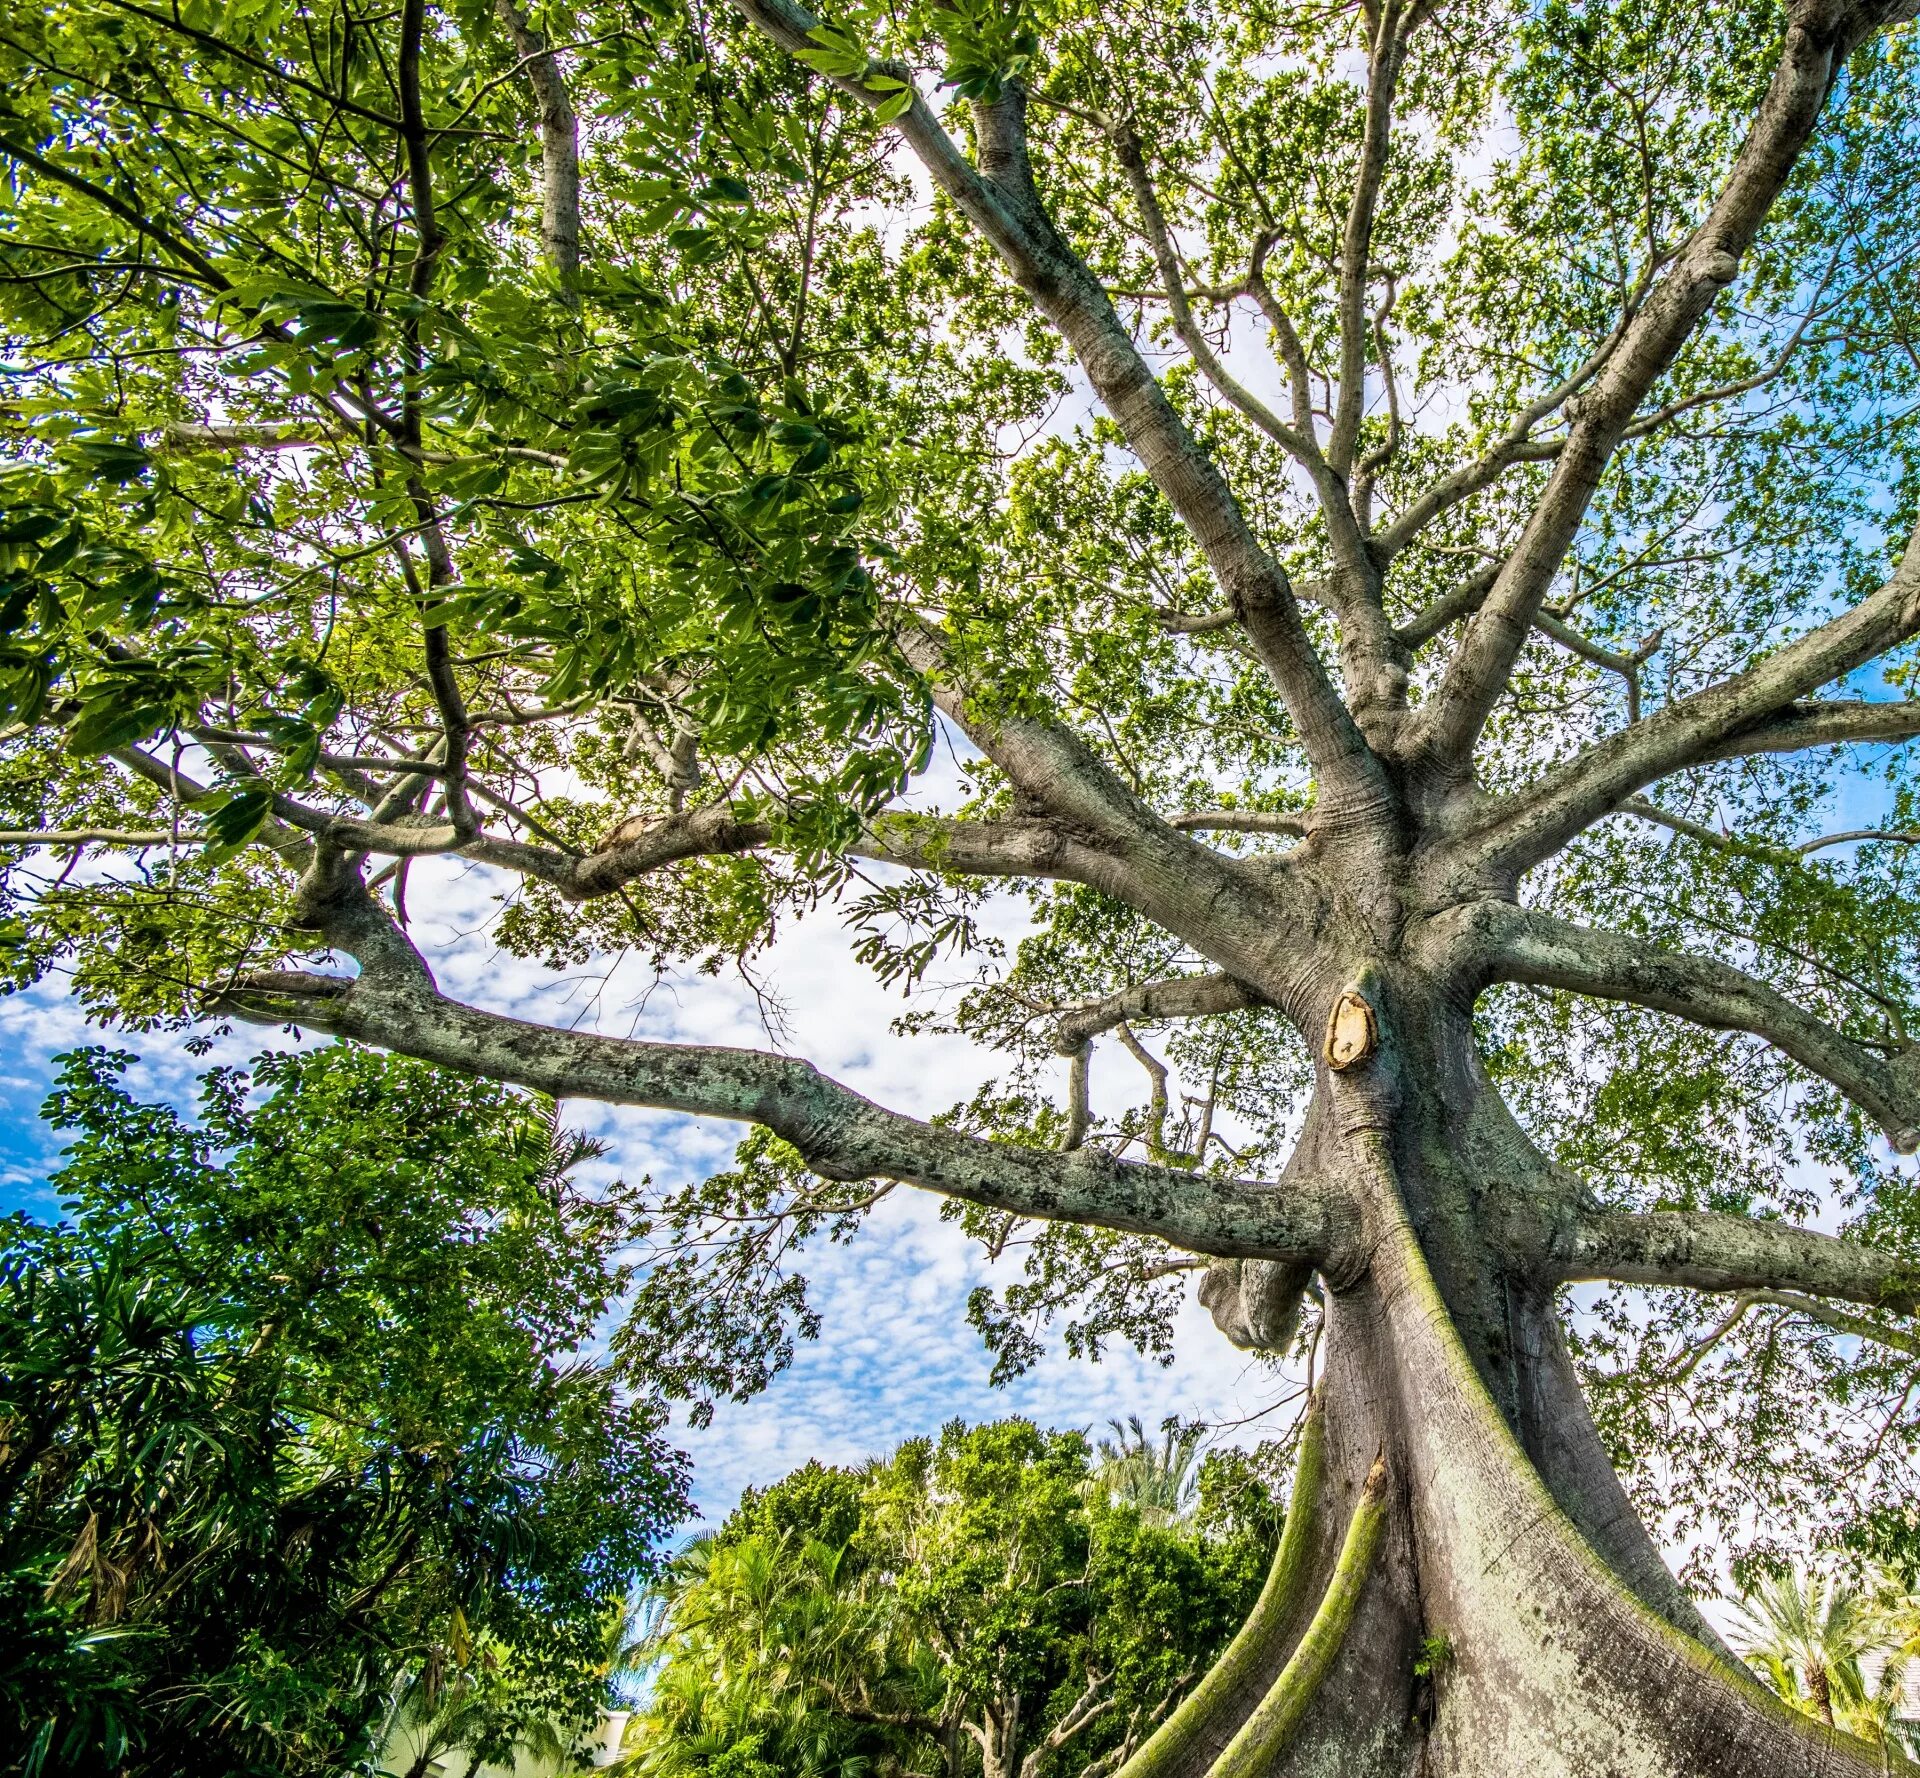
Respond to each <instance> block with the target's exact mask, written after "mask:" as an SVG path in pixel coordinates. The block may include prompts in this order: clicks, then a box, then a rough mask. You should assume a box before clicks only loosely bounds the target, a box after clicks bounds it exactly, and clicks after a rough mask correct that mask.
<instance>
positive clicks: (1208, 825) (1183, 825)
mask: <svg viewBox="0 0 1920 1778" xmlns="http://www.w3.org/2000/svg"><path fill="white" fill-rule="evenodd" d="M1167 825H1168V826H1169V827H1177V828H1179V829H1180V831H1181V832H1182V833H1284V834H1291V835H1292V836H1293V837H1294V838H1295V839H1300V838H1303V837H1304V836H1305V834H1306V831H1307V818H1306V817H1305V816H1304V815H1287V814H1283V813H1282V812H1281V811H1280V810H1278V809H1193V810H1190V811H1189V812H1188V813H1186V814H1184V815H1175V816H1172V817H1171V818H1170V819H1169V820H1168V822H1167Z"/></svg>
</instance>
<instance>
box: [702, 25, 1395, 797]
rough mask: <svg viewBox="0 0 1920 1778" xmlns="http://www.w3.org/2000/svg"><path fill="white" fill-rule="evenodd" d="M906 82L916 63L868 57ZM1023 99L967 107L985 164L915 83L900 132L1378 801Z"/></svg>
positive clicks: (1367, 756)
mask: <svg viewBox="0 0 1920 1778" xmlns="http://www.w3.org/2000/svg"><path fill="white" fill-rule="evenodd" d="M734 4H735V6H736V7H737V8H738V10H739V11H740V13H741V14H742V15H743V16H744V17H745V18H746V19H747V20H749V22H751V23H752V24H753V25H755V26H756V27H757V28H758V29H759V30H761V31H762V32H763V33H764V34H765V35H766V36H767V37H769V38H770V39H771V40H772V41H773V42H775V43H777V44H778V45H780V46H781V47H782V48H783V49H785V50H787V51H788V52H789V53H792V54H796V55H804V54H806V53H807V52H808V51H811V50H813V49H815V48H816V47H817V44H816V40H815V39H814V38H813V37H812V35H811V33H813V32H814V31H816V30H817V29H818V24H819V21H818V20H817V19H816V18H815V17H814V15H813V14H812V13H810V12H809V11H807V10H806V8H805V7H803V6H801V5H799V4H797V0H734ZM868 74H870V75H884V76H886V77H887V78H888V79H889V80H891V81H900V82H905V83H907V84H908V86H909V88H910V87H911V79H912V76H911V70H908V69H905V68H899V67H892V66H884V67H883V66H882V65H880V64H878V63H875V64H873V65H872V66H871V67H870V68H869V70H868ZM829 78H830V79H831V80H832V82H833V84H834V85H835V86H837V87H838V88H839V89H840V91H841V92H842V93H844V94H846V95H847V96H848V97H849V98H852V99H854V100H856V101H857V102H859V103H860V104H863V105H865V106H867V107H868V108H869V109H870V110H871V109H877V108H878V107H879V106H880V105H882V104H884V103H887V102H888V101H889V100H890V99H891V98H892V97H893V96H894V89H891V88H889V89H883V90H880V91H873V90H870V89H869V88H868V86H867V85H866V78H865V77H864V76H861V77H856V76H849V75H842V76H831V77H829ZM1025 107H1026V96H1025V93H1024V91H1023V90H1022V88H1021V87H1020V86H1019V84H1018V83H1017V82H1009V83H1008V84H1007V86H1006V87H1005V89H1004V91H1003V93H1002V95H1001V97H1000V98H999V99H998V100H997V101H995V102H994V103H992V104H984V103H983V104H980V105H977V106H976V108H975V112H976V118H977V121H978V128H979V138H980V165H979V166H978V168H975V167H974V166H972V165H970V164H969V163H968V162H967V160H966V158H965V156H964V155H963V154H962V153H961V152H960V149H959V147H958V146H957V145H956V143H955V142H954V140H953V138H952V137H951V136H949V135H948V134H947V132H946V130H945V129H943V128H942V127H941V125H940V123H939V120H938V119H936V118H935V116H934V115H933V111H932V109H931V108H930V107H929V106H928V105H927V103H926V101H925V100H924V99H922V98H921V97H920V96H919V94H918V93H917V92H915V93H914V96H913V98H912V101H911V103H910V104H909V106H908V108H907V110H906V111H905V112H904V113H903V114H902V115H901V117H900V118H899V119H898V120H897V122H896V125H895V127H897V128H898V129H899V131H900V133H901V135H902V136H903V137H905V139H906V141H907V143H908V145H909V146H910V147H911V148H912V149H913V150H914V152H915V153H916V154H917V155H918V156H919V158H920V160H921V162H922V163H923V164H924V165H925V167H926V169H927V172H928V174H929V175H930V176H931V178H932V179H933V182H934V183H935V184H936V185H937V186H939V187H940V189H941V190H942V191H944V192H945V193H946V194H947V196H948V197H950V198H951V199H952V200H953V202H954V203H955V205H956V206H957V207H958V208H959V210H960V211H961V213H962V214H963V215H964V216H965V217H966V218H967V220H968V221H969V222H971V223H972V224H973V226H974V227H975V228H976V229H978V230H979V231H980V233H981V235H982V237H983V238H984V239H985V240H986V241H987V243H988V244H989V245H990V246H991V247H992V248H993V249H994V251H995V252H996V253H997V254H998V255H999V257H1000V259H1001V261H1002V262H1003V263H1004V264H1005V266H1006V268H1007V270H1008V272H1009V273H1010V274H1011V276H1012V278H1013V280H1014V282H1015V283H1016V284H1018V285H1019V286H1020V288H1021V289H1022V290H1023V291H1025V292H1026V293H1027V295H1028V296H1029V297H1030V298H1031V299H1032V301H1033V303H1034V305H1035V307H1036V308H1038V309H1039V310H1040V312H1041V313H1042V314H1043V315H1045V316H1046V317H1047V319H1048V320H1049V321H1051V322H1052V323H1053V325H1054V326H1055V327H1056V328H1058V329H1059V331H1060V333H1061V335H1062V337H1063V338H1064V339H1065V340H1066V341H1067V343H1068V345H1070V346H1071V347H1072V348H1073V350H1074V353H1075V354H1076V356H1078V358H1079V360H1080V362H1081V364H1082V366H1083V367H1084V368H1085V370H1086V373H1087V379H1088V381H1089V382H1090V383H1091V384H1092V385H1093V389H1094V393H1095V394H1096V395H1097V396H1098V397H1099V398H1100V401H1101V403H1102V405H1103V406H1104V407H1105V408H1106V409H1107V411H1108V413H1110V414H1111V415H1112V416H1113V418H1114V421H1115V423H1116V424H1117V425H1118V426H1119V427H1120V430H1121V432H1122V433H1123V434H1124V435H1125V437H1126V439H1127V442H1128V443H1129V444H1130V445H1131V446H1132V448H1133V449H1134V451H1135V452H1136V453H1138V455H1139V457H1140V461H1141V463H1142V464H1143V465H1144V466H1145V468H1146V471H1147V473H1148V474H1149V475H1150V476H1151V477H1152V478H1153V481H1154V483H1155V485H1156V486H1157V487H1158V488H1159V489H1160V491H1161V492H1162V493H1163V494H1165V495H1166V497H1167V499H1168V501H1169V502H1170V504H1171V505H1172V506H1173V509H1174V510H1175V512H1177V513H1178V514H1179V515H1180V518H1181V520H1182V522H1183V523H1185V525H1186V526H1187V528H1188V529H1189V530H1190V531H1191V532H1192V533H1193V536H1194V539H1195V541H1196V542H1197V543H1198V544H1199V545H1200V548H1201V551H1202V553H1203V554H1204V555H1205V556H1206V558H1207V561H1208V563H1209V565H1210V566H1211V567H1212V569H1213V572H1214V575H1215V577H1216V579H1218V581H1219V582H1220V585H1221V587H1222V589H1223V590H1224V591H1225V592H1226V594H1227V596H1228V598H1229V600H1230V601H1231V603H1232V604H1233V606H1234V607H1235V609H1236V610H1238V611H1239V612H1240V613H1241V616H1242V621H1243V622H1245V623H1246V625H1247V628H1248V633H1249V635H1250V637H1251V639H1252V641H1253V643H1254V646H1255V648H1256V650H1257V651H1258V653H1259V654H1260V657H1261V659H1262V661H1263V662H1265V664H1266V665H1267V667H1268V669H1269V671H1270V672H1272V673H1273V675H1274V677H1275V681H1276V683H1277V684H1278V686H1279V689H1280V693H1281V696H1282V697H1283V698H1284V699H1285V700H1286V703H1287V707H1288V709H1289V710H1290V711H1291V712H1292V715H1293V719H1294V722H1295V724H1296V726H1297V727H1298V728H1299V730H1300V735H1301V739H1302V742H1303V744H1304V745H1305V747H1306V750H1307V753H1308V755H1309V757H1310V758H1312V760H1313V762H1314V765H1315V767H1316V769H1317V770H1318V772H1319V774H1320V776H1321V778H1322V780H1323V781H1324V782H1326V783H1327V784H1328V785H1329V786H1330V788H1332V789H1333V790H1334V791H1335V792H1336V793H1340V792H1344V793H1347V794H1350V795H1355V796H1360V797H1367V798H1371V799H1372V800H1373V801H1374V802H1375V803H1377V804H1378V806H1380V807H1381V808H1383V809H1384V807H1385V806H1386V801H1387V798H1386V792H1385V782H1384V775H1383V773H1382V772H1381V769H1380V764H1379V761H1378V760H1377V759H1375V758H1374V756H1373V754H1372V752H1371V750H1370V749H1369V748H1368V746H1367V744H1366V741H1365V740H1364V739H1363V738H1362V736H1361V734H1360V731H1359V729H1358V728H1357V727H1356V726H1355V725H1354V722H1353V718H1352V717H1351V715H1350V714H1349V713H1348V711H1347V708H1346V706H1345V705H1344V704H1343V703H1342V702H1341V701H1340V697H1339V694H1338V693H1337V692H1336V691H1335V690H1334V687H1333V683H1332V681H1331V680H1330V679H1329V678H1328V677H1327V672H1326V669H1325V667H1324V666H1323V665H1322V663H1321V661H1320V658H1319V656H1318V655H1317V654H1316V653H1315V652H1314V649H1313V644H1312V643H1311V641H1310V640H1309V639H1308V636H1307V633H1306V627H1305V625H1304V624H1303V623H1302V622H1301V619H1300V612H1299V607H1298V605H1297V604H1296V603H1295V600H1294V594H1293V588H1292V586H1291V584H1290V582H1289V581H1288V579H1287V576H1286V574H1285V572H1284V571H1283V570H1282V569H1281V568H1280V566H1279V564H1278V563H1276V562H1275V561H1274V560H1273V559H1272V558H1271V557H1270V556H1269V555H1268V554H1267V552H1266V551H1265V550H1264V549H1263V548H1262V547H1261V546H1260V543H1259V540H1258V539H1257V538H1256V537H1255V535H1254V533H1253V529H1252V527H1251V526H1250V525H1249V524H1248V522H1247V519H1246V515H1245V514H1244V513H1243V512H1242V511H1241V510H1240V507H1239V504H1238V502H1237V501H1236V500H1235V499H1234V497H1233V494H1232V492H1231V490H1230V489H1229V488H1228V487H1227V484H1226V481H1225V480H1224V478H1223V477H1222V476H1221V474H1220V471H1219V469H1218V468H1217V467H1216V465H1215V464H1214V462H1213V459H1212V458H1211V456H1209V455H1208V453H1207V452H1205V451H1204V450H1202V449H1201V447H1200V445H1199V443H1198V441H1196V440H1195V438H1194V437H1193V435H1192V433H1191V432H1189V431H1188V429H1187V427H1186V425H1185V423H1184V422H1183V421H1182V420H1181V419H1180V417H1179V415H1178V414H1176V413H1175V412H1174V409H1173V406H1172V404H1171V403H1170V402H1169V401H1168V399H1167V395H1166V391H1165V390H1164V389H1163V388H1162V387H1161V386H1160V381H1159V379H1158V378H1157V377H1156V376H1155V375H1154V374H1153V372H1152V371H1151V370H1150V369H1149V368H1148V366H1147V364H1146V361H1145V360H1144V359H1143V358H1142V357H1141V355H1140V352H1139V350H1138V348H1137V347H1136V346H1135V345H1134V343H1133V340H1132V338H1131V336H1130V335H1129V334H1128V333H1127V330H1126V329H1125V328H1124V327H1123V326H1122V325H1121V322H1120V317H1119V316H1118V315H1117V314H1116V313H1115V312H1114V307H1113V303H1112V302H1111V300H1110V299H1109V298H1108V296H1107V293H1106V291H1105V290H1103V289H1102V288H1101V286H1100V284H1099V282H1098V281H1097V280H1096V279H1095V278H1094V277H1093V275H1092V274H1091V273H1090V272H1089V271H1088V270H1087V267H1086V265H1085V263H1084V262H1083V261H1082V260H1081V259H1080V258H1079V256H1078V255H1077V254H1075V253H1074V252H1073V250H1072V249H1071V248H1070V247H1069V246H1068V245H1067V243H1066V242H1065V241H1064V240H1063V239H1062V238H1061V236H1060V234H1059V232H1058V231H1057V230H1056V229H1055V228H1054V226H1053V224H1052V221H1051V220H1050V219H1049V217H1048V216H1047V214H1046V210H1045V208H1044V206H1043V205H1042V204H1041V202H1040V198H1039V194H1038V192H1037V191H1036V190H1035V188H1034V184H1033V177H1032V170H1031V167H1030V165H1029V163H1028V159H1027V147H1026V119H1025Z"/></svg>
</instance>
